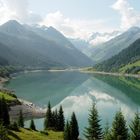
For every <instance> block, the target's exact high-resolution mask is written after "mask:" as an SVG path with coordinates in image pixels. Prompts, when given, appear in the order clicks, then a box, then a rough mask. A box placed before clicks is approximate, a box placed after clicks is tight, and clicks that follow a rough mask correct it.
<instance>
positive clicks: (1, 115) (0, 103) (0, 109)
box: [0, 98, 3, 121]
mask: <svg viewBox="0 0 140 140" xmlns="http://www.w3.org/2000/svg"><path fill="white" fill-rule="evenodd" d="M0 121H3V109H2V99H1V98H0Z"/></svg>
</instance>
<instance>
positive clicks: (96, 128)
mask: <svg viewBox="0 0 140 140" xmlns="http://www.w3.org/2000/svg"><path fill="white" fill-rule="evenodd" d="M88 123H89V126H88V127H87V128H85V137H86V138H87V140H101V139H102V137H103V133H102V128H101V126H100V119H99V116H98V111H97V109H96V105H95V104H93V105H92V108H91V110H90V114H89V118H88Z"/></svg>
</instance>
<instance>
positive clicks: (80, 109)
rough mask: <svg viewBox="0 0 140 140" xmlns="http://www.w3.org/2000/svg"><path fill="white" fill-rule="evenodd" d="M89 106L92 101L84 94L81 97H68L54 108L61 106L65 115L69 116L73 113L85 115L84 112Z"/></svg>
mask: <svg viewBox="0 0 140 140" xmlns="http://www.w3.org/2000/svg"><path fill="white" fill-rule="evenodd" d="M91 104H92V99H91V98H90V97H89V96H87V95H86V94H85V95H81V96H68V97H66V98H65V99H64V100H63V101H62V102H60V104H58V105H57V106H55V108H58V107H59V106H60V105H62V106H63V108H64V111H65V115H66V116H69V115H70V114H71V113H72V112H73V111H74V112H76V113H77V114H83V113H85V110H87V109H88V108H89V107H90V106H91Z"/></svg>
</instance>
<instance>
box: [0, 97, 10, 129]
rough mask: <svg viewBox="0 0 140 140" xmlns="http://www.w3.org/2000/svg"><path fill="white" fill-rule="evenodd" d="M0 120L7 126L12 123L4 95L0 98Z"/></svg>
mask: <svg viewBox="0 0 140 140" xmlns="http://www.w3.org/2000/svg"><path fill="white" fill-rule="evenodd" d="M0 120H1V121H3V125H4V126H6V127H7V126H8V125H9V124H10V117H9V110H8V106H7V103H6V100H5V98H4V97H2V98H0Z"/></svg>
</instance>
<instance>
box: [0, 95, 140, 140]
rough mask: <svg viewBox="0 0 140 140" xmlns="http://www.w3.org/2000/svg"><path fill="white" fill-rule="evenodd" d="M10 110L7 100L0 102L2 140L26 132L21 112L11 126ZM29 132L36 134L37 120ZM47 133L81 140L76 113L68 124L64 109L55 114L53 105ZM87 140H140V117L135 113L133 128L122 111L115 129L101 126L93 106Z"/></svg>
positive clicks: (45, 120)
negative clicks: (9, 132)
mask: <svg viewBox="0 0 140 140" xmlns="http://www.w3.org/2000/svg"><path fill="white" fill-rule="evenodd" d="M8 112H9V109H8V106H7V103H6V100H5V99H4V97H2V98H0V139H1V140H6V138H8V131H9V130H14V131H20V130H19V128H20V127H21V128H24V117H23V112H22V110H21V111H20V112H19V118H18V120H17V122H14V123H10V116H9V113H8ZM30 129H31V130H34V131H37V129H36V126H35V123H34V120H33V119H31V121H30ZM48 130H53V131H61V132H64V140H80V138H79V126H78V121H77V117H76V115H75V113H74V112H73V113H72V115H71V117H70V120H65V117H64V111H63V107H62V106H61V105H60V107H59V110H57V109H56V110H52V108H51V104H50V102H49V103H48V108H47V111H46V116H45V119H44V131H42V133H44V134H47V131H48ZM83 134H84V136H85V138H86V140H140V115H139V113H138V112H137V113H135V117H134V119H133V120H132V121H131V123H130V125H129V126H128V125H127V122H126V120H125V118H124V115H123V113H122V112H121V110H119V111H118V112H116V114H115V116H114V119H113V122H112V126H109V125H108V124H107V125H106V127H105V128H102V126H101V119H100V116H99V113H98V110H97V108H96V104H94V103H93V105H92V107H91V109H90V111H89V117H88V126H87V127H85V129H84V132H83Z"/></svg>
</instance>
